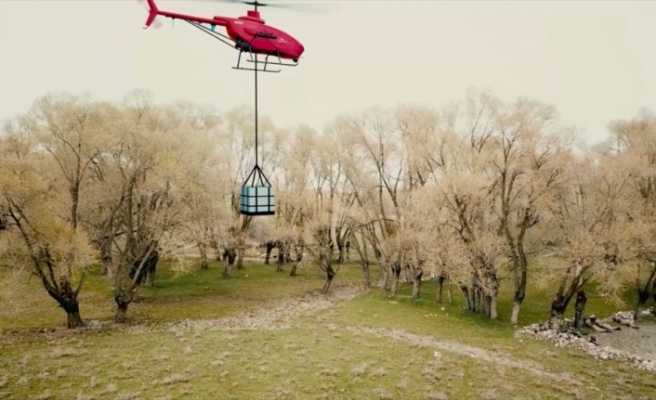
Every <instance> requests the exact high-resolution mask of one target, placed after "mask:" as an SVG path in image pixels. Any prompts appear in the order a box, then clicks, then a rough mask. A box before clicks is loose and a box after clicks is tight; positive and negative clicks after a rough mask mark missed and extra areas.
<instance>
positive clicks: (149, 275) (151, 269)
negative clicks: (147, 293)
mask: <svg viewBox="0 0 656 400" xmlns="http://www.w3.org/2000/svg"><path fill="white" fill-rule="evenodd" d="M157 263H159V252H158V251H157V250H154V251H152V252H151V253H150V257H148V263H147V264H146V266H145V267H146V286H150V287H155V273H156V272H157Z"/></svg>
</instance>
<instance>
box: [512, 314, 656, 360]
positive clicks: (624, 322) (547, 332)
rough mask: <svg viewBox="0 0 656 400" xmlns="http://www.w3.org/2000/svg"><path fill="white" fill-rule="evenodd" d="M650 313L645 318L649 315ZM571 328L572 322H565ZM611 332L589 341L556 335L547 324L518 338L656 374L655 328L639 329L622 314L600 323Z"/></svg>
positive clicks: (566, 334)
mask: <svg viewBox="0 0 656 400" xmlns="http://www.w3.org/2000/svg"><path fill="white" fill-rule="evenodd" d="M651 313H652V310H647V311H645V312H644V315H645V316H647V315H650V314H651ZM564 322H565V324H571V323H572V322H573V321H572V320H565V321H564ZM600 323H601V324H602V325H603V326H607V327H611V328H612V331H610V332H595V333H593V334H590V335H589V336H588V337H585V336H581V335H578V334H575V333H570V332H563V333H557V332H555V331H554V330H551V329H549V326H548V324H547V323H539V324H533V325H528V326H526V327H523V328H521V329H519V330H518V331H517V332H516V336H517V337H530V338H535V339H541V340H550V341H552V342H554V343H555V345H556V346H558V347H564V346H566V347H573V348H578V349H580V350H583V351H585V352H587V353H588V354H590V355H592V356H593V357H595V358H597V359H601V360H611V359H612V360H620V361H625V362H628V363H631V364H633V365H634V366H636V367H638V368H640V369H643V370H647V371H654V372H656V324H654V323H653V322H649V321H645V322H644V323H641V324H640V325H636V324H635V321H634V320H633V312H630V311H621V312H618V313H615V314H614V315H612V316H611V317H609V318H606V319H605V320H602V321H600Z"/></svg>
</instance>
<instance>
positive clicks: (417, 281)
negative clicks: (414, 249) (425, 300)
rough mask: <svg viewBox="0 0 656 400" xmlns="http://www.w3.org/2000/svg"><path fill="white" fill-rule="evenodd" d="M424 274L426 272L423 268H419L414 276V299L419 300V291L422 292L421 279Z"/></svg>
mask: <svg viewBox="0 0 656 400" xmlns="http://www.w3.org/2000/svg"><path fill="white" fill-rule="evenodd" d="M423 274H424V271H423V270H422V269H421V268H417V269H416V270H415V271H414V274H412V298H413V299H418V298H419V291H420V290H421V277H422V275H423Z"/></svg>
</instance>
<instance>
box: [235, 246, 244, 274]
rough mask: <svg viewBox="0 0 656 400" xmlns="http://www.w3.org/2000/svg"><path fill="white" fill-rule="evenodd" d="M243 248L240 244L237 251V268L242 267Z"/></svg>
mask: <svg viewBox="0 0 656 400" xmlns="http://www.w3.org/2000/svg"><path fill="white" fill-rule="evenodd" d="M244 253H245V251H244V248H243V246H240V248H239V250H238V251H237V269H244Z"/></svg>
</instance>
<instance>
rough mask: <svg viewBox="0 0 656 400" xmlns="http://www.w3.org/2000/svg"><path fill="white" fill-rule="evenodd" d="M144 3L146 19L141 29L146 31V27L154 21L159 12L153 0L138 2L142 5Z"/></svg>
mask: <svg viewBox="0 0 656 400" xmlns="http://www.w3.org/2000/svg"><path fill="white" fill-rule="evenodd" d="M144 1H146V2H147V3H148V19H147V20H146V23H145V24H144V26H143V28H144V29H148V27H149V26H150V25H151V24H152V23H153V21H155V18H156V17H157V14H158V13H159V10H158V9H157V6H156V5H155V1H154V0H139V2H140V3H143V2H144Z"/></svg>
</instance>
